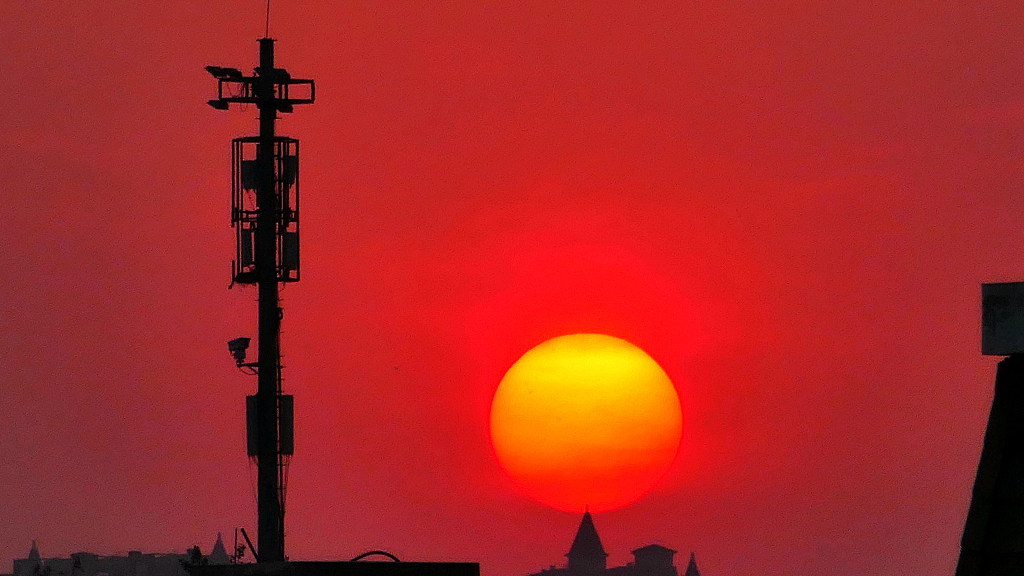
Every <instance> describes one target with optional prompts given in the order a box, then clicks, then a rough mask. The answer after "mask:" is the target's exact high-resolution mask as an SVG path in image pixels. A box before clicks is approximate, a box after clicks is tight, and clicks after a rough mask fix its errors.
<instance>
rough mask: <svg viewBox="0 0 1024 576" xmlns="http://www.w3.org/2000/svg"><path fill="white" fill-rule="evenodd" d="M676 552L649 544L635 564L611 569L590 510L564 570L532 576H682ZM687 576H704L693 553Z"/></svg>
mask: <svg viewBox="0 0 1024 576" xmlns="http://www.w3.org/2000/svg"><path fill="white" fill-rule="evenodd" d="M675 554H676V551H675V550H672V549H671V548H666V547H664V546H659V545H657V544H648V545H647V546H642V547H640V548H637V549H636V550H633V561H632V562H630V563H629V564H626V565H625V566H615V567H613V568H609V567H608V553H607V552H605V551H604V546H602V545H601V538H600V537H599V536H598V535H597V529H596V528H594V519H593V518H592V517H591V516H590V511H587V512H584V513H583V519H582V520H581V521H580V527H579V529H577V530H576V537H575V538H573V539H572V545H571V546H569V551H568V552H567V553H566V554H565V557H566V558H567V559H568V562H567V563H566V566H565V567H564V568H556V567H554V566H552V567H550V568H547V569H544V570H541V571H540V572H534V573H533V574H529V575H528V576H679V572H678V571H677V570H676V567H675V564H674V563H673V557H674V556H675ZM683 576H700V571H699V570H697V560H696V558H695V557H694V554H693V552H691V553H690V562H689V563H688V564H687V565H686V570H685V571H684V572H683Z"/></svg>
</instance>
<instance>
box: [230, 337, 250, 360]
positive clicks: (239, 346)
mask: <svg viewBox="0 0 1024 576" xmlns="http://www.w3.org/2000/svg"><path fill="white" fill-rule="evenodd" d="M248 348H249V338H246V337H244V336H243V337H241V338H235V339H234V340H229V341H228V352H231V356H232V357H233V358H234V359H235V364H237V365H238V366H241V365H242V363H244V362H245V351H246V350H247V349H248Z"/></svg>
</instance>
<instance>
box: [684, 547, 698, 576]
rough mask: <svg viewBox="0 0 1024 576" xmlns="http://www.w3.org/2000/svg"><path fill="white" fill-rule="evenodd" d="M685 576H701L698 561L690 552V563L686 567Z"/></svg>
mask: <svg viewBox="0 0 1024 576" xmlns="http://www.w3.org/2000/svg"><path fill="white" fill-rule="evenodd" d="M683 576H700V570H697V560H696V559H694V557H693V552H690V563H689V564H687V565H686V572H684V573H683Z"/></svg>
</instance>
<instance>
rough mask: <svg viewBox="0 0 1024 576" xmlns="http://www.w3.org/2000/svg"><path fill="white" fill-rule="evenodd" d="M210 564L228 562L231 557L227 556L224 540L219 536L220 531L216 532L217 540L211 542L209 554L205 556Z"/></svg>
mask: <svg viewBox="0 0 1024 576" xmlns="http://www.w3.org/2000/svg"><path fill="white" fill-rule="evenodd" d="M207 559H208V560H209V562H210V564H214V565H217V564H230V563H231V558H230V557H229V556H228V551H227V550H225V549H224V540H223V539H222V538H221V537H220V532H217V541H216V542H214V544H213V550H210V554H209V556H207Z"/></svg>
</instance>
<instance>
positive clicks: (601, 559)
mask: <svg viewBox="0 0 1024 576" xmlns="http://www.w3.org/2000/svg"><path fill="white" fill-rule="evenodd" d="M565 556H566V557H567V558H568V559H569V570H573V571H577V572H594V571H598V570H604V569H605V568H607V564H606V562H607V559H608V554H607V553H605V551H604V547H603V546H601V538H599V537H598V535H597V529H596V528H594V519H593V518H591V517H590V510H587V511H586V512H584V513H583V520H581V521H580V527H579V529H578V530H577V531H576V537H575V538H573V540H572V546H570V547H569V552H568V553H567V554H566V555H565Z"/></svg>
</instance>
